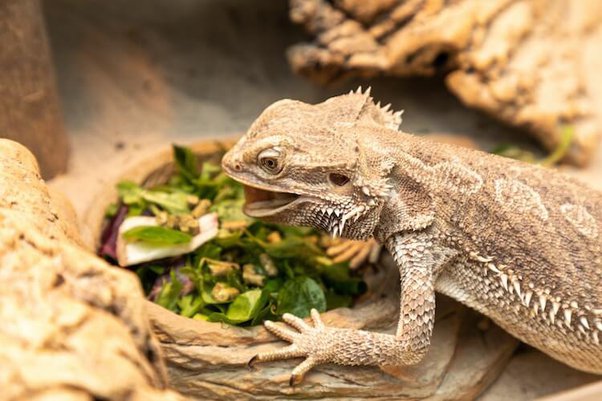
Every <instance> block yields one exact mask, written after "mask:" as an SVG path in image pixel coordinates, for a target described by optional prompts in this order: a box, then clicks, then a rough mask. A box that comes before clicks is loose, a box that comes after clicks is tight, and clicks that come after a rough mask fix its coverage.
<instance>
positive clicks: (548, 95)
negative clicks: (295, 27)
mask: <svg viewBox="0 0 602 401" xmlns="http://www.w3.org/2000/svg"><path fill="white" fill-rule="evenodd" d="M290 15H291V19H292V20H293V21H294V22H297V23H299V24H302V25H303V26H304V27H305V28H306V29H307V31H308V32H309V33H310V34H311V36H312V40H311V41H309V42H307V43H302V44H298V45H295V46H293V47H291V48H290V49H289V53H288V56H289V61H290V63H291V66H292V68H293V70H294V71H295V72H297V73H299V74H301V75H305V76H307V77H309V78H311V79H313V80H315V81H317V82H319V83H327V82H330V81H333V80H338V79H342V78H346V77H349V76H362V77H366V78H368V77H373V76H375V75H390V76H416V75H422V76H433V75H441V76H444V77H445V80H444V81H445V84H446V85H447V87H448V88H449V89H450V91H451V92H452V93H454V94H455V95H456V96H457V97H458V98H459V99H460V100H461V101H462V103H464V104H465V105H466V106H468V107H472V108H475V109H478V110H482V111H484V112H486V113H487V114H489V115H491V116H492V117H494V118H496V119H498V120H500V121H502V122H504V123H506V124H509V125H511V126H514V127H517V128H520V129H523V130H525V132H527V133H530V134H531V135H532V136H534V138H535V139H537V140H538V141H539V142H540V143H541V144H542V145H543V146H544V147H545V148H546V149H548V150H550V151H553V150H555V149H557V148H559V147H561V148H562V147H565V146H567V145H566V142H567V137H569V136H570V145H569V146H567V147H568V150H567V152H566V157H565V158H564V159H565V161H567V162H570V163H572V164H575V165H578V166H585V165H587V164H588V163H589V162H590V161H591V160H592V158H593V156H594V154H595V151H596V149H598V147H599V143H600V139H601V138H602V112H601V111H600V110H602V108H601V105H602V90H601V88H602V79H600V74H599V69H600V65H601V63H602V3H601V2H599V1H571V0H522V1H521V0H489V1H482V0H457V1H453V2H444V1H419V0H411V1H403V2H399V1H390V0H374V1H364V0H340V1H328V0H290ZM400 106H403V105H400ZM571 133H572V135H570V134H571Z"/></svg>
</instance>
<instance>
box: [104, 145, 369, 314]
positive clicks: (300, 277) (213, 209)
mask: <svg viewBox="0 0 602 401" xmlns="http://www.w3.org/2000/svg"><path fill="white" fill-rule="evenodd" d="M173 154H174V160H175V165H176V169H175V173H174V174H173V176H172V177H171V178H170V179H169V181H168V182H167V183H165V184H162V185H158V186H155V187H153V188H142V187H140V186H139V185H137V184H136V183H133V182H125V181H124V182H121V183H119V184H118V186H117V188H118V192H119V204H117V205H111V206H110V207H109V208H108V209H107V214H106V216H107V224H106V226H105V230H104V232H103V236H102V244H101V247H100V250H99V253H100V255H101V256H103V257H105V258H106V259H108V260H110V261H112V262H116V260H117V257H116V255H117V251H116V248H117V244H118V242H119V241H125V242H126V243H127V242H140V243H143V244H145V246H172V245H173V246H180V245H181V244H188V243H190V241H191V239H192V238H193V236H194V235H196V234H198V233H199V232H202V231H203V227H202V226H199V221H202V220H199V218H200V217H201V216H203V215H206V214H207V213H216V214H217V218H218V222H219V223H218V224H219V226H218V227H219V228H218V230H217V235H216V236H215V237H213V238H212V239H210V240H209V241H207V242H204V243H203V244H202V245H201V246H200V247H198V248H197V249H196V250H194V251H192V252H189V253H187V254H183V255H181V256H176V257H170V258H166V259H162V260H154V261H152V262H147V263H142V264H139V265H135V266H129V267H128V268H132V270H134V271H135V272H136V273H137V274H138V276H139V277H140V280H141V282H142V285H143V288H144V290H145V292H146V294H147V296H148V298H149V299H150V300H152V301H154V302H156V303H157V304H159V305H161V306H163V307H165V308H167V309H169V310H171V311H173V312H175V313H178V314H180V315H182V316H186V317H189V318H194V319H200V320H207V321H212V322H224V323H228V324H232V325H242V326H250V325H257V324H260V323H262V322H263V321H264V320H277V319H279V318H280V317H281V316H282V315H283V314H284V313H292V314H295V315H297V316H300V317H306V316H308V315H309V311H310V310H311V309H312V308H315V309H317V310H318V311H320V312H323V311H326V310H329V309H333V308H338V307H348V306H351V305H352V302H353V299H354V298H355V297H356V296H358V295H360V294H362V293H363V292H365V290H366V284H365V283H364V282H363V281H362V279H361V278H360V277H359V276H358V275H357V274H355V273H354V272H352V271H351V270H350V269H349V263H348V262H343V263H334V262H333V261H332V259H331V258H330V257H328V256H327V254H326V249H327V247H328V246H329V245H330V244H331V243H332V240H331V239H330V238H329V237H328V236H327V235H325V234H321V233H319V232H317V231H315V230H313V229H310V228H300V227H285V226H279V225H274V224H267V223H263V222H260V221H257V220H254V219H252V218H249V217H248V216H246V215H245V214H244V213H243V212H242V206H243V204H244V191H243V187H242V185H241V184H239V183H237V182H235V181H234V180H232V179H230V178H229V177H228V176H226V175H225V174H224V173H223V172H222V171H221V169H220V167H219V166H218V165H216V164H213V163H209V162H204V163H202V164H201V165H200V166H199V167H197V157H196V156H195V155H194V154H193V152H192V151H191V150H190V149H188V148H186V147H180V146H174V147H173ZM134 216H150V217H152V218H154V220H153V221H154V222H155V224H156V225H147V226H138V227H134V228H130V229H129V230H127V231H125V232H123V233H121V234H119V233H118V231H119V227H120V225H121V224H122V223H123V221H124V220H126V219H128V218H132V217H134ZM134 218H138V217H134ZM146 218H147V219H148V217H146Z"/></svg>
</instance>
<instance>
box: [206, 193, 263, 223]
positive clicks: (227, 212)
mask: <svg viewBox="0 0 602 401" xmlns="http://www.w3.org/2000/svg"><path fill="white" fill-rule="evenodd" d="M244 204H245V200H244V198H241V199H228V200H223V201H221V202H220V203H216V204H214V205H213V206H211V209H210V210H211V211H212V212H217V215H218V216H219V219H220V221H245V222H247V223H249V224H250V223H252V222H253V221H254V220H253V219H252V218H251V217H249V216H247V215H246V214H245V213H244V212H243V211H242V208H243V205H244Z"/></svg>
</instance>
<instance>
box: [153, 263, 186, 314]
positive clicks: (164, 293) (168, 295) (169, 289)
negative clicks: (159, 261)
mask: <svg viewBox="0 0 602 401" xmlns="http://www.w3.org/2000/svg"><path fill="white" fill-rule="evenodd" d="M169 276H170V279H171V280H170V281H169V282H167V283H165V285H164V286H163V288H161V292H159V296H158V297H157V300H156V301H155V302H156V303H157V304H159V305H161V306H162V307H164V308H165V309H169V310H170V311H172V312H177V311H178V307H177V304H178V297H179V296H180V292H181V291H182V287H183V284H182V282H180V280H178V277H177V276H176V272H175V271H174V270H172V271H171V273H170V275H169Z"/></svg>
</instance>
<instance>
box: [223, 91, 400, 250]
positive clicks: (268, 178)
mask: <svg viewBox="0 0 602 401" xmlns="http://www.w3.org/2000/svg"><path fill="white" fill-rule="evenodd" d="M400 122H401V113H392V112H389V111H388V107H385V108H381V107H380V105H379V104H375V103H374V102H373V100H372V98H371V97H370V96H369V90H368V91H366V92H364V93H362V91H361V89H358V91H356V92H351V93H349V94H347V95H342V96H337V97H334V98H331V99H328V100H326V101H325V102H323V103H320V104H317V105H310V104H307V103H303V102H299V101H294V100H288V99H287V100H280V101H278V102H276V103H274V104H272V105H271V106H269V107H268V108H267V109H266V110H264V112H263V113H262V114H261V115H260V116H259V118H257V120H256V121H255V122H254V123H253V124H252V125H251V127H250V128H249V130H248V132H247V133H246V135H245V136H244V137H243V138H241V139H240V140H239V142H238V143H237V144H236V145H235V146H234V147H233V148H232V149H231V150H230V151H229V152H228V153H227V154H226V155H225V156H224V158H223V159H222V167H223V169H224V171H225V172H226V173H227V174H228V175H230V176H231V177H232V178H234V179H235V180H237V181H239V182H241V183H242V184H244V186H245V197H246V204H245V208H244V211H245V213H246V214H248V215H249V216H251V217H256V218H260V219H263V220H265V221H269V222H273V223H282V224H290V225H300V226H312V227H315V228H318V229H322V230H326V231H328V232H330V233H332V234H333V235H335V236H337V235H339V236H343V237H347V238H354V239H365V238H369V237H371V236H372V234H373V231H374V228H375V226H376V225H377V223H378V219H379V216H380V210H381V208H382V205H383V203H384V199H385V198H386V196H387V193H388V190H389V187H388V184H387V174H388V173H389V172H390V170H391V167H389V166H387V165H385V164H386V163H384V164H383V163H381V160H373V159H370V157H369V156H367V155H368V154H370V153H371V152H366V151H365V149H363V145H362V141H360V139H359V138H358V134H357V131H358V129H357V127H358V125H362V124H364V125H365V124H376V125H378V126H379V127H387V128H395V129H397V127H398V126H399V124H400Z"/></svg>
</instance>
